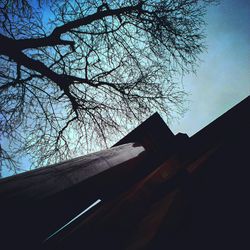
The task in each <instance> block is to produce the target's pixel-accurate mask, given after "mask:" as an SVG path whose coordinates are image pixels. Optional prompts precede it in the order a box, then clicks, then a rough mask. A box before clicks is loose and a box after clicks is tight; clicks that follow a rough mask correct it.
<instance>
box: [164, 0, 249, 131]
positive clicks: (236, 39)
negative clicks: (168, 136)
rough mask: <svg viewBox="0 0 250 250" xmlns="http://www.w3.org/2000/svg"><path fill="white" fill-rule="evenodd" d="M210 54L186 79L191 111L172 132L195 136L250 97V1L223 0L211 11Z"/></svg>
mask: <svg viewBox="0 0 250 250" xmlns="http://www.w3.org/2000/svg"><path fill="white" fill-rule="evenodd" d="M206 22H207V28H206V29H207V30H206V33H207V38H206V45H207V51H206V52H205V53H203V54H202V55H201V57H200V58H201V60H202V61H201V63H200V66H199V68H198V70H197V72H196V75H194V74H190V75H187V76H186V77H184V79H183V84H184V88H185V89H186V91H187V92H188V93H189V96H188V99H189V102H188V111H187V112H186V113H185V114H184V116H183V117H182V118H180V119H179V120H178V121H174V122H173V123H172V124H170V125H169V126H170V128H171V130H172V131H173V132H174V133H175V134H176V133H178V132H182V133H187V134H188V135H189V136H191V135H193V134H195V133H196V132H198V131H199V130H200V129H202V128H203V127H204V126H206V125H208V124H209V123H210V122H212V121H213V120H214V119H216V118H217V117H219V116H220V115H222V114H223V113H225V112H226V111H227V110H229V109H230V108H232V107H233V106H234V105H236V104H237V103H239V102H240V101H241V100H243V99H244V98H246V97H247V96H248V95H249V94H250V1H249V0H237V1H235V0H221V1H220V4H219V5H216V6H212V7H210V8H209V9H208V13H207V15H206Z"/></svg>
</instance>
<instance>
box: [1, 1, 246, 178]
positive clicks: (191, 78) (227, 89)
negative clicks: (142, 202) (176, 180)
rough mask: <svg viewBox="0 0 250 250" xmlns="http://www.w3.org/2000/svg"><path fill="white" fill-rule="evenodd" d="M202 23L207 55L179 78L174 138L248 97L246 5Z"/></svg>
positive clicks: (212, 10) (224, 9) (231, 5)
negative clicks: (183, 94) (181, 104)
mask: <svg viewBox="0 0 250 250" xmlns="http://www.w3.org/2000/svg"><path fill="white" fill-rule="evenodd" d="M205 20H206V22H207V27H206V34H207V38H206V40H205V43H206V45H207V51H206V52H204V53H203V54H202V55H201V56H200V58H201V62H200V63H199V64H200V65H199V68H198V69H197V72H196V75H195V74H190V75H187V76H185V77H184V78H183V85H184V88H185V89H186V91H187V92H188V93H189V96H188V99H189V102H188V104H187V108H188V111H187V112H186V113H185V114H184V116H183V117H182V118H180V119H178V120H174V121H173V122H172V123H171V124H169V127H170V129H171V130H172V131H173V133H175V134H176V133H178V132H182V133H186V134H188V135H189V136H192V135H193V134H195V133H196V132H198V131H199V130H200V129H202V128H203V127H205V126H206V125H208V124H209V123H211V122H212V121H213V120H214V119H216V118H217V117H219V116H220V115H222V114H223V113H225V112H226V111H227V110H229V109H230V108H232V107H233V106H234V105H236V104H237V103H239V102H240V101H241V100H243V99H244V98H246V97H247V96H248V95H249V94H250V28H249V25H250V1H249V0H237V1H236V0H221V1H220V4H219V5H216V6H212V7H209V9H208V13H207V15H206V17H205ZM12 174H13V173H11V172H9V171H6V170H5V169H3V172H2V176H3V177H6V176H8V175H12Z"/></svg>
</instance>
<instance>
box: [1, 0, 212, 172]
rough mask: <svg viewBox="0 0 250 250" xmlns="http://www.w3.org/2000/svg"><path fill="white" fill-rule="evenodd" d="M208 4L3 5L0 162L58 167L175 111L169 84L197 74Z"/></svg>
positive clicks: (155, 0)
mask: <svg viewBox="0 0 250 250" xmlns="http://www.w3.org/2000/svg"><path fill="white" fill-rule="evenodd" d="M211 2H214V1H213V0H178V1H177V0H116V1H114V0H107V1H101V0H75V1H71V0H63V1H62V0H58V1H57V0H50V1H49V0H48V1H46V3H44V2H43V1H38V2H37V3H35V4H34V1H30V0H15V1H14V0H2V1H1V3H0V93H1V95H0V133H1V148H0V154H1V158H2V163H4V164H6V166H7V167H9V168H11V167H12V168H13V167H15V166H17V162H15V161H16V160H17V159H18V157H20V155H25V154H29V155H31V156H32V159H33V164H34V166H41V165H45V164H49V163H52V162H56V161H59V160H64V159H67V158H69V157H72V156H76V155H79V154H82V153H84V152H86V151H90V150H92V149H93V147H103V146H107V145H108V143H109V141H110V140H111V139H112V136H113V135H117V134H118V133H120V132H122V131H126V129H127V128H129V127H131V125H132V124H133V122H134V121H141V120H142V119H144V118H145V117H147V116H148V115H149V114H151V113H152V112H154V111H159V112H161V113H164V114H165V115H166V117H167V118H171V117H172V116H173V115H174V114H176V113H179V112H181V111H182V110H183V100H184V96H185V93H184V92H183V90H182V88H181V87H180V85H179V84H178V82H176V80H175V78H176V76H178V75H183V74H185V73H187V72H189V71H194V70H195V66H196V62H197V56H198V55H199V53H201V52H202V51H203V50H204V39H203V38H204V34H203V28H204V20H203V17H204V13H205V10H206V7H207V5H208V3H211ZM44 8H45V10H44ZM6 141H8V143H5V142H6Z"/></svg>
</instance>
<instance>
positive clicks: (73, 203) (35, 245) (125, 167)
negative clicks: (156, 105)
mask: <svg viewBox="0 0 250 250" xmlns="http://www.w3.org/2000/svg"><path fill="white" fill-rule="evenodd" d="M249 114H250V97H248V98H246V99H245V100H243V101H242V102H241V103H239V104H238V105H236V106H235V107H234V108H232V109H231V110H229V111H228V112H226V113H225V114H224V115H222V116H221V117H219V118H218V119H216V120H215V121H214V122H212V123H211V124H209V125H208V126H207V127H205V128H204V129H202V130H201V131H199V132H198V133H197V134H195V135H193V136H192V137H190V138H189V137H188V136H187V135H184V134H177V135H174V134H173V133H172V132H171V131H170V130H169V128H168V127H167V126H166V125H165V123H164V122H163V120H162V119H161V118H160V116H159V115H158V114H154V115H153V116H152V117H150V118H149V119H148V120H146V121H145V122H144V123H142V124H141V125H140V126H139V127H138V128H136V129H135V130H134V131H132V132H131V133H129V134H128V135H127V136H125V137H124V138H123V139H121V140H120V141H119V142H118V143H117V144H115V145H114V146H113V147H112V148H111V149H108V150H104V151H100V152H97V153H95V154H91V155H87V156H84V157H79V158H76V159H73V160H70V161H66V162H63V163H59V164H55V165H54V166H49V167H45V168H42V169H37V170H33V171H30V172H27V173H23V174H20V175H17V176H13V177H9V178H5V179H3V180H0V200H1V208H0V210H1V211H0V215H1V244H2V245H4V246H5V248H4V249H15V248H16V247H17V246H18V247H19V248H21V249H22V247H23V248H24V247H25V248H26V249H129V250H132V249H183V248H186V249H226V248H228V247H233V248H234V249H244V247H245V246H246V244H247V243H248V239H247V232H246V230H244V228H245V227H247V226H248V224H247V219H249V215H248V213H249V212H248V211H249V210H248V209H247V208H248V197H249V190H250V182H249V180H248V179H249V172H250V171H249V166H250V165H249V152H250V151H249V149H250V147H249V142H250V132H249V129H250V121H249ZM97 200H98V201H99V202H98V203H96V206H93V207H91V209H89V210H88V211H86V213H84V214H81V213H82V212H83V211H85V210H86V208H87V207H88V206H90V205H91V204H93V203H94V202H95V201H97ZM75 217H77V218H76V219H75V220H73V218H75ZM68 222H71V223H69V224H68ZM64 225H67V226H65V227H64ZM60 228H61V229H62V230H59V229H60ZM55 232H56V233H55ZM50 236H51V237H50ZM13 239H15V240H13ZM243 246H244V247H243Z"/></svg>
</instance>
